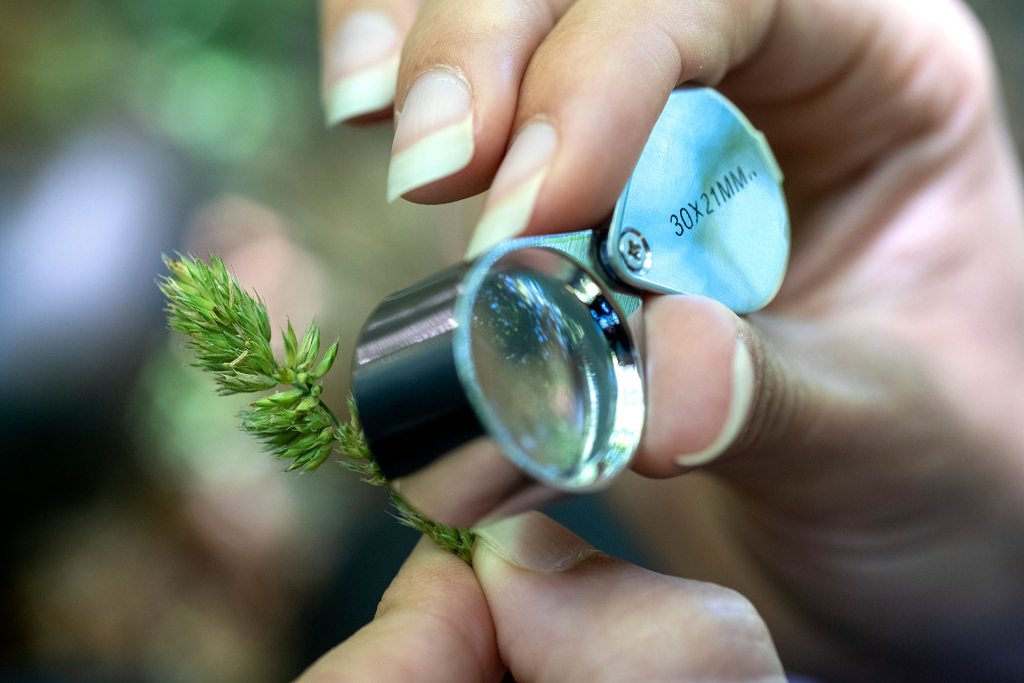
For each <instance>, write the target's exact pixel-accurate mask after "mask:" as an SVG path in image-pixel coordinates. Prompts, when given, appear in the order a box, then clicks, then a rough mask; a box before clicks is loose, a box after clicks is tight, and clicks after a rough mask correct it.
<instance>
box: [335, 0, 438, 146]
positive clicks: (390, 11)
mask: <svg viewBox="0 0 1024 683" xmlns="http://www.w3.org/2000/svg"><path fill="white" fill-rule="evenodd" d="M419 4H420V2H419V0H323V3H322V7H321V10H322V19H321V34H322V35H321V52H322V62H323V99H324V111H325V113H326V116H327V125H328V126H333V125H335V124H337V123H341V122H343V121H344V122H349V123H369V122H373V121H379V120H384V119H387V118H389V117H390V115H391V103H392V101H393V100H394V97H395V82H396V80H397V78H398V62H399V57H400V54H401V51H402V43H403V42H404V40H405V36H406V34H407V33H408V32H409V28H410V27H411V26H412V23H413V21H414V20H415V18H416V12H417V10H418V9H419Z"/></svg>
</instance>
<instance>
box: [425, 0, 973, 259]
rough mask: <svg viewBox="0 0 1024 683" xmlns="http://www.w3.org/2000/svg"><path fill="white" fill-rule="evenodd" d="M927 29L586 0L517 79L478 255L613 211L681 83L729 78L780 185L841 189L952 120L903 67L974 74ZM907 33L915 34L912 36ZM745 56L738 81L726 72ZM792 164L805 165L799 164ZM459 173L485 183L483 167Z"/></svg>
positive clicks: (845, 8)
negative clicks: (783, 181)
mask: <svg viewBox="0 0 1024 683" xmlns="http://www.w3.org/2000/svg"><path fill="white" fill-rule="evenodd" d="M937 4H938V5H942V6H943V7H942V8H939V9H937V10H936V12H935V14H936V15H948V14H950V12H949V11H947V9H946V8H945V5H947V4H950V3H937ZM917 14H921V11H920V10H918V11H917ZM947 23H950V22H947ZM961 23H962V22H961ZM922 24H923V25H925V26H927V27H931V21H925V22H921V21H920V17H917V16H914V15H913V13H912V12H911V11H910V10H909V9H907V8H906V7H903V6H897V5H896V4H894V3H888V2H868V3H844V2H834V1H832V0H778V1H777V2H763V1H762V0H716V1H711V2H675V1H674V0H655V1H651V2H645V3H624V2H616V1H615V0H579V1H578V2H576V3H575V4H574V5H573V6H572V7H571V8H569V9H568V11H567V12H566V13H565V15H564V16H563V17H562V19H561V20H560V21H559V22H558V24H557V25H556V26H555V28H554V29H553V30H552V31H551V33H550V34H549V35H548V37H547V38H546V39H545V40H544V42H543V43H542V44H541V46H540V47H539V48H538V49H537V51H536V53H535V54H534V55H533V57H532V59H531V61H530V64H529V67H528V69H527V71H526V73H525V75H524V77H523V82H522V85H521V87H520V89H519V98H518V101H517V104H516V113H515V119H514V122H513V124H512V130H513V132H514V139H513V142H512V144H511V146H510V148H509V150H508V155H507V159H506V162H505V163H503V165H502V166H501V168H500V169H499V170H498V172H497V174H496V176H495V178H494V182H493V184H492V187H491V192H490V193H489V195H488V198H487V202H486V204H485V207H484V214H483V216H482V218H481V220H480V223H479V224H478V226H477V230H476V233H475V235H474V238H473V243H472V244H471V247H470V250H469V253H470V255H474V254H476V253H479V252H481V251H483V250H485V249H486V248H488V247H489V246H491V245H493V244H495V243H496V242H499V241H501V240H503V239H507V238H509V237H512V236H515V235H518V234H522V233H541V232H544V233H559V232H568V231H572V230H578V229H582V228H588V227H591V226H593V225H595V224H596V223H598V222H599V221H601V220H602V219H603V218H605V217H606V216H607V215H608V214H609V213H610V212H611V209H612V207H613V205H614V203H615V201H616V199H617V198H618V196H619V194H620V193H621V191H622V189H623V187H624V186H625V183H626V182H627V180H628V177H629V174H630V173H631V171H632V169H633V168H634V166H635V164H636V161H637V159H638V158H639V156H640V153H641V151H642V150H643V146H644V144H645V142H646V141H647V138H648V136H649V134H650V131H651V129H652V127H653V125H654V123H655V121H656V120H657V118H658V116H659V114H660V113H661V111H662V109H663V107H664V105H665V102H666V99H667V97H668V95H669V93H670V91H671V90H672V89H673V88H675V87H676V86H677V85H678V84H680V83H687V82H690V83H701V84H708V85H717V84H721V86H722V88H723V89H724V90H726V91H727V92H728V93H730V94H732V95H733V96H734V97H735V98H737V99H738V100H739V104H740V105H741V106H743V105H744V103H745V100H746V101H749V102H751V103H752V104H756V105H757V107H756V109H757V113H758V114H760V116H759V117H757V118H756V119H755V122H756V123H758V124H763V127H764V128H765V130H766V131H767V133H768V136H769V140H770V141H771V142H772V144H773V145H775V146H776V147H777V149H776V151H777V152H778V153H779V160H780V162H781V163H782V166H783V169H784V170H785V171H786V173H787V176H789V174H790V170H792V171H793V175H792V176H789V177H790V182H789V183H788V184H787V190H788V191H790V192H791V193H792V194H794V195H796V196H800V195H802V194H804V193H805V190H806V189H807V188H806V187H800V183H802V184H804V185H813V186H814V188H815V189H817V190H821V189H822V188H823V184H822V181H821V180H820V178H822V177H824V178H827V180H828V182H829V183H831V184H833V185H834V184H835V183H838V182H840V181H841V180H842V179H844V178H849V177H850V176H851V174H854V173H858V172H862V171H863V170H864V169H865V168H866V167H869V166H870V164H871V162H872V160H874V159H877V158H879V157H880V156H882V155H891V154H893V151H894V149H895V148H897V147H898V146H899V145H901V144H908V140H914V139H919V138H920V137H921V135H922V131H931V130H933V129H934V126H935V125H936V121H937V120H938V119H937V117H935V116H934V113H935V112H936V111H938V112H941V113H943V114H946V115H948V116H952V115H953V114H952V113H951V112H953V111H954V110H955V106H951V105H950V103H951V102H952V103H953V104H954V105H955V102H956V100H955V98H954V96H955V90H954V89H952V88H951V87H950V84H949V82H948V81H947V80H946V79H944V78H942V77H933V78H922V79H921V81H922V85H921V87H918V88H907V87H906V81H907V78H908V76H907V74H908V73H917V71H915V67H916V66H919V65H920V64H921V63H922V62H925V61H927V62H928V63H929V64H935V63H936V62H938V63H942V64H943V67H942V68H945V67H946V66H949V67H950V72H951V73H952V74H954V75H955V74H960V73H962V72H963V71H964V70H965V69H964V67H963V66H962V65H958V64H956V58H955V57H954V58H949V57H943V59H942V60H936V59H934V58H933V57H934V54H935V53H936V52H937V53H940V54H942V53H943V52H944V51H943V50H942V49H936V47H935V46H936V43H937V41H936V40H935V39H934V37H935V36H932V35H928V34H929V33H938V29H936V30H935V31H931V29H930V28H928V29H922V28H921V25H922ZM879 26H884V27H885V31H884V32H882V33H881V35H880V36H878V35H876V34H877V30H878V27H879ZM922 33H923V34H924V35H922ZM908 35H914V36H915V41H914V43H913V45H912V46H908V45H907V43H906V42H905V37H906V36H908ZM950 42H952V41H950ZM945 52H948V53H950V54H952V55H958V54H961V53H962V52H963V50H962V49H958V50H946V51H945ZM947 61H948V62H950V64H948V65H947V64H945V62H947ZM963 61H965V62H968V63H969V62H970V60H966V59H965V60H963ZM740 65H742V66H743V71H742V73H740V74H738V79H737V80H736V82H735V83H730V82H729V80H727V79H725V77H726V74H728V73H729V72H730V70H732V69H734V68H735V67H738V66H740ZM936 66H937V64H936ZM929 73H931V74H932V75H933V76H934V75H935V74H937V71H936V72H931V71H929ZM723 79H725V80H723ZM952 80H953V82H960V81H961V80H962V79H961V78H959V77H954V78H953V79H952ZM474 87H477V86H476V84H475V83H474ZM905 91H912V92H913V93H914V99H912V100H910V99H908V96H907V95H906V94H901V93H905ZM822 93H824V94H822ZM816 94H818V95H821V96H820V97H814V95H816ZM805 98H806V99H805ZM892 102H899V103H900V104H899V106H893V105H891V104H890V103H892ZM881 103H886V106H885V107H881V106H880V104H881ZM922 112H923V113H922ZM694 125H699V122H694ZM545 131H546V132H545ZM545 136H546V139H547V141H546V142H543V143H539V142H538V141H537V140H538V138H540V139H541V140H545ZM551 139H553V140H554V142H551V141H550V140H551ZM477 141H478V143H479V144H481V145H483V144H486V143H485V142H484V141H482V140H481V139H480V137H479V136H478V138H477ZM840 147H842V148H841V149H840ZM552 148H553V151H549V150H551V149H552ZM794 162H800V163H799V164H798V166H799V167H798V168H792V169H791V168H790V167H789V166H790V165H791V164H793V163H794ZM801 164H802V165H801ZM476 171H477V172H479V173H489V172H490V167H489V166H480V167H478V168H477V169H476ZM794 179H795V181H794ZM454 180H455V179H453V181H454ZM460 182H461V183H462V184H463V186H464V188H467V189H468V188H474V189H475V188H476V187H477V179H476V178H474V177H470V176H465V175H464V176H463V177H461V179H460ZM438 191H439V190H438ZM449 191H451V188H449ZM418 198H420V197H419V196H418ZM423 199H426V197H423Z"/></svg>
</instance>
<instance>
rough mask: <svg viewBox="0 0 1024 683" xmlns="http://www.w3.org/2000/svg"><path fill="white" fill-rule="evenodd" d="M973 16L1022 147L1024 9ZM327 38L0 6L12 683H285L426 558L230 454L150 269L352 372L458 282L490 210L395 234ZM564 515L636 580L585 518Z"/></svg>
mask: <svg viewBox="0 0 1024 683" xmlns="http://www.w3.org/2000/svg"><path fill="white" fill-rule="evenodd" d="M973 5H974V6H975V8H976V10H977V11H978V14H979V16H980V17H981V19H982V21H983V22H984V23H985V24H986V26H987V28H988V29H989V31H990V32H991V34H992V38H993V44H994V48H995V53H996V56H997V59H998V60H999V63H1000V68H1001V70H1002V75H1003V77H1004V83H1005V93H1006V98H1007V102H1008V116H1009V119H1010V123H1011V127H1012V128H1013V129H1014V131H1015V132H1016V135H1017V140H1018V144H1020V142H1021V141H1022V140H1024V59H1021V55H1022V54H1024V4H1022V3H1020V2H1019V1H1018V0H974V2H973ZM316 13H317V8H316V6H315V4H314V3H313V2H287V1H285V0H0V444H2V445H0V464H2V465H3V466H4V474H3V476H0V513H2V514H3V519H4V524H3V525H2V527H0V558H2V561H0V676H4V675H5V674H6V676H7V677H8V678H10V679H11V680H19V681H44V680H45V681H76V680H91V681H191V680H197V681H198V680H202V681H223V682H224V683H231V682H233V681H246V683H259V682H260V681H271V680H282V679H285V678H287V677H289V676H294V675H296V674H297V673H298V672H299V671H300V670H301V669H302V667H303V666H305V665H307V664H308V663H309V662H311V661H312V660H313V659H314V658H315V657H317V656H318V655H320V654H322V653H323V652H324V651H325V650H326V649H328V648H329V647H331V646H333V645H334V644H336V643H337V642H338V641H339V640H340V639H342V638H344V637H345V636H347V635H348V634H350V633H351V632H353V631H354V630H355V629H356V628H358V627H359V626H360V625H361V624H363V623H365V622H366V621H367V620H368V619H369V618H371V617H372V615H373V611H374V609H375V607H376V604H377V600H378V599H379V596H380V594H381V593H382V592H383V589H384V588H385V587H386V586H387V584H388V582H389V581H390V579H391V577H392V576H393V575H394V573H395V571H396V570H397V567H398V566H399V565H400V563H401V561H402V560H403V559H404V557H405V556H406V554H407V553H408V551H409V549H410V548H411V547H412V544H413V543H414V542H415V534H414V533H413V532H410V531H409V530H407V529H403V528H402V527H400V526H399V525H398V524H397V523H396V522H395V521H394V520H393V519H392V518H391V517H390V516H389V515H388V514H387V513H386V511H385V508H384V505H383V500H382V498H381V497H380V496H378V495H377V492H375V491H364V489H367V488H368V487H365V486H362V485H359V484H358V483H357V482H354V481H353V480H352V478H350V477H346V476H344V475H343V474H342V473H341V472H340V469H341V468H331V467H329V466H327V465H325V467H323V468H321V470H320V471H319V472H317V473H316V474H315V475H313V476H309V477H302V478H297V477H295V476H292V475H284V474H282V473H281V472H280V471H279V469H280V467H279V466H278V465H276V464H275V463H273V462H272V461H270V459H269V458H267V457H266V456H265V455H263V454H261V453H260V452H259V449H258V447H257V446H256V445H255V444H253V443H252V442H251V441H250V440H249V439H248V437H247V436H246V435H244V434H240V433H239V432H238V431H237V429H236V422H235V417H234V415H235V412H236V411H237V410H238V408H239V407H240V403H238V402H237V401H235V402H232V400H231V399H225V398H221V397H217V396H215V395H214V389H213V385H212V383H211V382H209V380H208V379H206V378H204V377H202V376H200V375H198V374H197V373H196V372H192V371H190V370H188V369H186V366H187V362H188V358H187V356H186V355H185V354H184V353H183V352H182V344H181V343H180V342H179V341H177V340H172V339H170V338H169V336H168V334H167V332H166V330H165V328H164V321H163V318H162V313H161V307H162V304H161V301H160V297H159V294H158V292H157V290H156V287H155V284H154V280H155V278H156V276H157V274H158V273H159V272H160V271H161V269H162V265H161V262H160V254H161V253H170V252H173V251H175V250H191V251H194V252H196V253H198V254H205V253H207V252H210V251H218V252H220V253H222V254H223V255H224V256H225V257H226V258H227V260H228V262H229V264H230V265H231V266H232V267H233V268H234V269H235V271H236V272H237V273H238V275H239V278H240V279H241V281H242V283H243V284H245V285H247V286H250V287H255V288H256V289H257V290H258V291H259V292H260V294H261V295H263V296H264V297H265V298H266V299H267V301H268V303H269V304H270V310H271V316H272V323H273V325H274V326H275V328H277V327H280V326H281V325H283V324H284V315H285V314H289V315H291V316H292V318H293V320H294V321H295V324H296V326H297V327H301V326H304V325H305V324H306V323H308V322H309V319H310V318H312V317H313V316H314V315H316V316H318V317H319V318H320V319H321V322H322V325H323V328H324V335H325V338H333V337H334V336H335V335H339V336H340V337H341V340H342V350H341V353H340V354H339V355H340V356H341V357H342V358H343V359H344V358H346V357H347V356H348V355H349V354H350V352H351V344H352V340H353V339H354V337H355V334H356V330H357V329H358V325H359V323H360V322H361V321H362V320H363V319H365V317H366V315H367V314H368V313H369V311H370V310H371V309H372V307H373V306H374V305H375V304H376V303H377V302H378V301H379V300H380V299H381V298H382V297H383V296H384V295H386V294H387V293H389V292H391V291H395V290H397V289H399V288H401V287H403V286H406V285H408V284H411V283H412V282H415V281H416V280H418V279H421V278H422V277H424V276H426V275H428V274H429V273H431V272H433V271H434V270H436V269H438V268H439V267H441V266H443V265H445V264H447V263H451V262H453V261H454V260H456V259H458V258H460V257H461V255H462V249H463V247H464V244H465V238H466V233H467V231H468V229H469V227H470V226H471V225H472V222H473V220H474V219H475V218H476V215H477V212H478V209H479V203H478V202H477V201H475V200H471V201H468V202H462V203H459V204H456V205H452V206H446V207H415V206H412V205H409V204H406V203H403V202H399V203H398V204H396V205H393V206H387V205H385V203H384V199H383V194H384V176H385V170H386V164H387V159H388V151H389V144H390V127H388V126H386V125H385V126H380V127H376V128H373V129H364V130H351V129H347V130H340V131H339V130H335V131H326V130H325V129H324V126H323V116H322V112H321V111H320V105H319V90H318V85H319V70H318V63H317V62H318V53H319V47H318V27H317V21H316ZM1021 149H1024V146H1022V147H1021ZM344 366H345V363H344V362H343V361H341V362H339V363H338V368H341V370H336V371H335V372H334V373H332V375H333V376H328V382H327V389H326V392H325V399H327V400H328V402H329V403H331V404H332V405H335V406H338V407H340V406H342V405H343V403H344V397H345V393H346V386H345V382H346V378H345V377H344V374H345V373H344V370H343V368H344ZM552 514H554V515H555V516H556V518H558V519H560V520H562V521H563V522H564V523H566V524H567V525H569V526H570V527H571V528H573V529H575V530H577V531H578V532H580V533H582V534H583V535H584V536H585V537H587V538H588V539H590V540H591V541H592V542H594V543H595V545H597V546H598V547H599V548H601V549H603V550H606V551H608V552H610V553H612V554H616V555H619V556H622V557H625V558H626V559H629V560H632V561H636V562H642V561H643V558H642V557H641V556H640V555H639V554H638V553H637V551H636V550H635V549H634V548H633V546H632V544H631V543H630V542H629V540H628V538H627V537H626V535H625V534H623V533H622V532H621V530H620V529H619V528H618V527H617V526H616V523H615V522H614V520H613V519H612V518H611V517H610V516H609V515H608V513H606V512H605V511H604V510H603V509H602V508H601V507H600V506H599V505H598V504H596V503H595V502H594V500H593V499H590V498H581V499H575V500H572V501H567V502H564V503H562V504H560V505H559V506H556V507H555V508H554V509H553V511H552Z"/></svg>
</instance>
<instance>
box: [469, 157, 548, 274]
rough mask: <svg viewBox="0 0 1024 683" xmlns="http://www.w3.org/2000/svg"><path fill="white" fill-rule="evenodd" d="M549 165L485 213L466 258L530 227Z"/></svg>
mask: <svg viewBox="0 0 1024 683" xmlns="http://www.w3.org/2000/svg"><path fill="white" fill-rule="evenodd" d="M545 171H546V169H541V170H540V171H539V172H538V173H536V174H534V176H533V177H532V178H530V179H529V180H527V181H526V182H525V183H523V184H522V185H520V186H519V187H518V188H517V189H516V190H514V191H513V192H512V194H510V195H509V196H508V197H506V198H505V199H504V200H503V201H501V202H500V203H499V204H498V205H497V206H495V207H493V208H491V209H490V210H489V211H488V212H487V213H485V214H484V215H483V217H481V219H480V222H479V223H477V226H476V230H474V231H473V238H472V239H471V240H470V242H469V247H468V248H467V249H466V259H467V260H468V259H473V258H476V257H477V256H479V255H480V254H482V253H484V252H485V251H487V250H488V249H490V248H491V247H493V246H495V245H496V244H499V243H501V242H503V241H504V240H507V239H508V238H510V237H514V236H516V235H518V234H519V233H521V232H522V231H523V230H525V229H526V226H527V224H528V223H529V222H530V216H532V215H533V205H534V204H535V203H536V201H537V195H538V194H539V193H540V186H541V185H542V184H543V183H544V176H545V175H546V173H545Z"/></svg>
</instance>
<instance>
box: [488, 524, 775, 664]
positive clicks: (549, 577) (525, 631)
mask: <svg viewBox="0 0 1024 683" xmlns="http://www.w3.org/2000/svg"><path fill="white" fill-rule="evenodd" d="M479 533H480V537H479V539H480V540H479V541H478V542H477V545H476V549H475V550H474V555H473V566H474V571H475V572H476V574H477V577H478V578H479V580H480V584H481V586H482V587H483V590H484V593H485V594H486V596H487V602H488V605H489V606H490V609H491V613H492V616H493V618H494V624H495V628H496V631H497V634H498V646H499V649H500V652H501V657H502V659H503V661H504V662H505V663H506V664H507V665H508V667H509V671H510V672H511V674H512V676H513V677H514V678H515V679H516V680H520V681H531V682H532V683H556V682H557V683H574V682H577V681H578V682H580V683H583V682H586V683H619V682H623V683H624V682H626V681H669V680H672V681H710V680H715V681H725V680H728V681H750V682H753V681H758V682H759V683H784V682H785V678H784V676H783V673H782V668H781V665H780V663H779V659H778V656H777V655H776V653H775V649H774V646H773V645H772V641H771V637H770V635H769V634H768V630H767V628H766V627H765V625H764V623H763V622H762V620H761V618H760V617H759V616H758V614H757V611H756V610H755V609H754V608H753V607H752V606H751V604H750V603H749V602H748V601H747V600H746V599H744V598H743V597H742V596H740V595H739V594H738V593H735V592H734V591H730V590H727V589H725V588H721V587H718V586H714V585H711V584H706V583H700V582H696V581H688V580H685V579H680V578H676V577H671V576H663V575H661V574H656V573H654V572H651V571H648V570H646V569H641V568H640V567H636V566H634V565H631V564H628V563H626V562H623V561H621V560H616V559H613V558H610V557H608V556H606V555H603V554H602V553H600V552H598V551H596V550H595V549H594V548H592V547H591V546H589V545H588V544H587V543H585V542H584V541H583V539H581V538H579V537H577V536H575V535H574V534H573V533H571V532H570V531H569V530H567V529H565V528H564V527H561V526H559V525H558V524H556V523H555V522H553V521H552V520H550V519H548V518H547V517H545V516H544V515H542V514H540V513H536V512H531V513H526V514H524V515H521V516H519V517H513V518H510V519H506V520H503V521H501V522H498V523H497V524H493V525H489V526H486V527H483V528H482V529H480V530H479Z"/></svg>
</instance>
